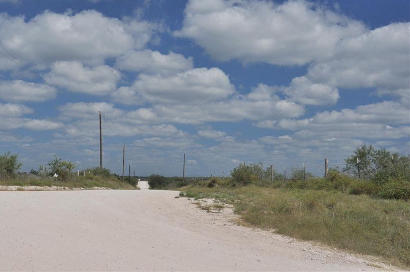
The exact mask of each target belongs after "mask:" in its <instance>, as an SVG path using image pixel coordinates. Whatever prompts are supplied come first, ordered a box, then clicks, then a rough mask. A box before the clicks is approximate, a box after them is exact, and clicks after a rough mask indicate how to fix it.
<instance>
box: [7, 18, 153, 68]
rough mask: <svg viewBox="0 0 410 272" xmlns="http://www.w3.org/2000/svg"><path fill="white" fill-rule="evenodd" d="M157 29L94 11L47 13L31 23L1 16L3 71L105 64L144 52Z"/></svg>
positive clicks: (143, 23) (141, 22)
mask: <svg viewBox="0 0 410 272" xmlns="http://www.w3.org/2000/svg"><path fill="white" fill-rule="evenodd" d="M96 26H98V27H96ZM155 29H156V26H154V25H152V24H150V23H147V22H143V21H136V20H131V19H126V20H125V19H124V20H119V19H115V18H109V17H105V16H104V15H102V14H101V13H99V12H97V11H91V10H88V11H82V12H80V13H77V14H70V13H66V14H58V13H54V12H50V11H46V12H44V13H42V14H39V15H37V16H35V17H34V18H32V19H30V20H28V21H26V20H25V18H24V17H22V16H16V17H13V16H8V15H6V14H0V37H1V39H0V70H8V69H17V68H20V67H22V66H24V65H32V66H37V67H42V65H48V64H50V63H53V62H55V61H72V60H79V61H84V62H88V63H94V64H96V63H100V64H101V63H102V62H103V60H104V59H106V58H109V57H117V56H119V55H121V54H123V53H125V52H127V51H129V50H131V49H141V48H143V47H144V46H145V45H146V44H147V42H148V41H149V40H150V39H151V36H152V34H153V31H154V30H155Z"/></svg>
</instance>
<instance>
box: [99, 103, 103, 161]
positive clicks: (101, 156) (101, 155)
mask: <svg viewBox="0 0 410 272" xmlns="http://www.w3.org/2000/svg"><path fill="white" fill-rule="evenodd" d="M98 116H99V118H100V168H101V169H102V168H103V162H102V158H103V154H102V152H103V151H102V127H101V111H99V112H98Z"/></svg>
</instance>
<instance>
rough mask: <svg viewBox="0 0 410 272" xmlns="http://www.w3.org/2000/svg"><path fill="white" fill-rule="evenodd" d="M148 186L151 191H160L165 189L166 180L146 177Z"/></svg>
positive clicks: (157, 177) (156, 176) (153, 176)
mask: <svg viewBox="0 0 410 272" xmlns="http://www.w3.org/2000/svg"><path fill="white" fill-rule="evenodd" d="M148 184H149V187H150V188H151V189H160V188H164V187H166V185H167V180H166V178H165V177H163V176H160V175H151V176H149V177H148Z"/></svg>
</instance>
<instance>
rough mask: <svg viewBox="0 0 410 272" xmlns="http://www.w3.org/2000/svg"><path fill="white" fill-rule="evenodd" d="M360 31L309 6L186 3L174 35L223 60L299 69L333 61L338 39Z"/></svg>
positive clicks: (245, 1)
mask: <svg viewBox="0 0 410 272" xmlns="http://www.w3.org/2000/svg"><path fill="white" fill-rule="evenodd" d="M364 29H365V28H364V27H363V25H362V24H361V23H359V22H357V21H354V20H351V19H348V18H346V17H343V16H340V15H337V14H335V13H333V12H331V11H329V10H327V9H325V8H323V7H320V6H318V5H313V4H311V3H309V2H307V1H287V2H285V3H283V4H274V3H272V2H268V1H250V0H242V1H227V0H212V1H202V0H190V1H189V2H188V4H187V7H186V9H185V18H184V23H183V28H182V29H181V30H180V31H177V32H175V35H176V36H177V37H187V38H191V39H193V40H195V42H196V43H198V44H199V45H201V46H202V47H204V48H205V49H206V51H207V52H208V53H209V54H210V55H211V56H213V57H214V58H216V59H218V60H222V61H225V60H230V59H239V60H242V61H244V62H255V61H261V62H267V63H271V64H280V65H288V64H291V65H293V64H298V65H303V64H306V63H309V62H311V61H314V60H319V59H322V58H324V57H328V56H332V55H333V52H334V50H335V47H336V45H337V44H338V42H339V41H340V40H342V39H345V38H348V37H352V36H357V35H358V34H360V33H362V32H363V31H364Z"/></svg>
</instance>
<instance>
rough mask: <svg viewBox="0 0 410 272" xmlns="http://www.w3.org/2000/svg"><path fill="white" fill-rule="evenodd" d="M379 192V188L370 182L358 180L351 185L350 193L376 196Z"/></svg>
mask: <svg viewBox="0 0 410 272" xmlns="http://www.w3.org/2000/svg"><path fill="white" fill-rule="evenodd" d="M377 191H378V186H377V185H376V184H374V183H372V182H370V181H363V180H357V181H356V182H354V183H352V184H351V185H350V190H349V193H350V194H352V195H361V194H367V195H375V194H376V193H377Z"/></svg>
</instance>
